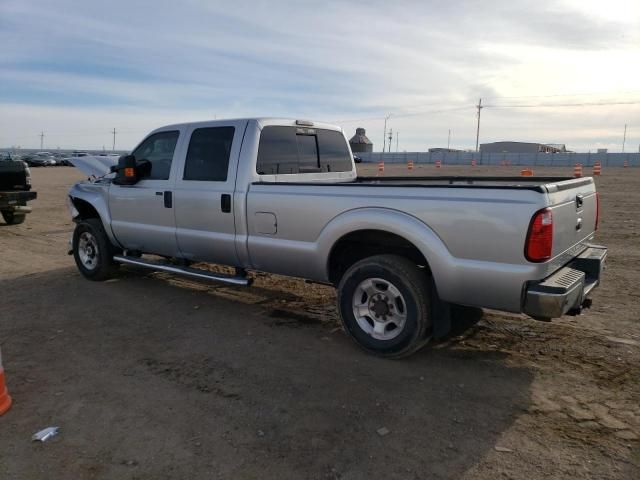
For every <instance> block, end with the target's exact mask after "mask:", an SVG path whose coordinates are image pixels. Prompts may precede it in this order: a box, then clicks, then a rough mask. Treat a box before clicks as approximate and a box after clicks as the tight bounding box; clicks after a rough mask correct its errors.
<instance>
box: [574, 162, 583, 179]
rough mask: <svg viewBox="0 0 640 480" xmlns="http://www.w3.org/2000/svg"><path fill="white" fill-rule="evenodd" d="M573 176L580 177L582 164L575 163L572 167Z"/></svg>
mask: <svg viewBox="0 0 640 480" xmlns="http://www.w3.org/2000/svg"><path fill="white" fill-rule="evenodd" d="M573 176H574V177H576V178H578V177H581V176H582V164H580V163H576V165H575V166H574V167H573Z"/></svg>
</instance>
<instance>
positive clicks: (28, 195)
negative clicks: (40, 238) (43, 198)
mask: <svg viewBox="0 0 640 480" xmlns="http://www.w3.org/2000/svg"><path fill="white" fill-rule="evenodd" d="M37 196H38V194H37V193H36V192H26V191H22V192H19V191H16V192H0V210H3V211H10V212H14V213H21V214H22V213H30V212H31V207H27V206H26V203H27V202H28V201H30V200H34V199H35V198H36V197H37Z"/></svg>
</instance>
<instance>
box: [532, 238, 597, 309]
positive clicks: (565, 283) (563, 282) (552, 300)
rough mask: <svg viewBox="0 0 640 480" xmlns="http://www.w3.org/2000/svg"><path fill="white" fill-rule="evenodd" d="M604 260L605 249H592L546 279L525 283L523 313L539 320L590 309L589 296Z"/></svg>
mask: <svg viewBox="0 0 640 480" xmlns="http://www.w3.org/2000/svg"><path fill="white" fill-rule="evenodd" d="M606 258H607V249H606V247H602V246H597V245H592V246H590V247H588V248H587V249H586V250H585V251H584V252H582V253H581V254H580V255H578V256H577V257H576V258H574V259H573V260H572V261H571V262H570V263H569V264H567V265H566V266H564V267H562V268H561V269H559V270H557V271H556V272H555V273H554V274H553V275H551V276H550V277H547V278H545V279H544V280H542V281H539V282H531V283H529V284H528V286H527V289H526V292H525V297H524V307H523V311H524V313H526V314H527V315H529V316H531V317H533V318H537V319H542V320H548V319H550V318H557V317H561V316H562V315H564V314H566V313H569V314H578V313H580V311H581V309H582V308H584V307H588V306H589V305H590V300H588V299H587V296H588V295H589V293H591V291H592V290H593V289H594V288H596V287H597V286H598V285H599V284H600V277H601V275H602V270H603V269H604V262H605V259H606Z"/></svg>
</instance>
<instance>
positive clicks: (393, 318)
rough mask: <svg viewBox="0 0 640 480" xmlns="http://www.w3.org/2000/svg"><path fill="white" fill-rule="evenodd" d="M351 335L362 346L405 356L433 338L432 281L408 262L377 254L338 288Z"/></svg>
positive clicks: (354, 269)
mask: <svg viewBox="0 0 640 480" xmlns="http://www.w3.org/2000/svg"><path fill="white" fill-rule="evenodd" d="M338 307H339V309H340V316H341V318H342V322H343V325H344V327H345V330H346V331H347V333H349V335H350V336H351V337H352V338H353V339H354V340H355V341H356V343H357V344H358V345H360V347H362V348H363V349H364V350H366V351H367V352H369V353H373V354H376V355H380V356H384V357H393V358H399V357H405V356H407V355H410V354H412V353H414V352H415V351H417V350H418V349H420V348H421V347H422V346H424V345H425V344H426V343H427V341H428V340H429V338H430V335H431V323H432V322H431V282H430V281H429V278H428V277H427V275H426V273H425V272H424V271H422V270H420V268H418V266H417V265H415V264H414V263H413V262H411V261H410V260H408V259H407V258H404V257H401V256H398V255H375V256H372V257H368V258H365V259H364V260H361V261H359V262H357V263H355V264H354V265H353V266H351V268H349V270H347V272H346V273H345V274H344V276H343V277H342V280H341V281H340V285H339V286H338Z"/></svg>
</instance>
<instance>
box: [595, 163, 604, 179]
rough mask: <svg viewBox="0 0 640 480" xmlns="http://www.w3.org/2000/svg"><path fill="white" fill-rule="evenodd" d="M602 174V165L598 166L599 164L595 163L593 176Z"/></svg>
mask: <svg viewBox="0 0 640 480" xmlns="http://www.w3.org/2000/svg"><path fill="white" fill-rule="evenodd" d="M601 173H602V165H600V162H596V163H594V164H593V176H594V177H595V176H598V175H600V174H601Z"/></svg>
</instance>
